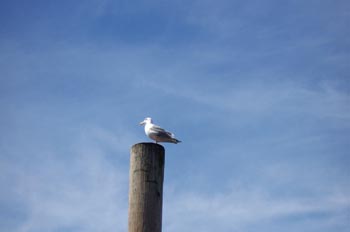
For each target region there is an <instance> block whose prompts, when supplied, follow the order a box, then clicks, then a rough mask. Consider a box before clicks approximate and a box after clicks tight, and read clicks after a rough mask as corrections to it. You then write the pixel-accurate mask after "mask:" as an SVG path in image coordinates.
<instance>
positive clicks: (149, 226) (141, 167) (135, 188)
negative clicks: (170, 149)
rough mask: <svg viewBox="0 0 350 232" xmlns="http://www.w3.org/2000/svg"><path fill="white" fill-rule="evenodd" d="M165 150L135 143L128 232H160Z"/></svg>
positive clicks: (156, 146)
mask: <svg viewBox="0 0 350 232" xmlns="http://www.w3.org/2000/svg"><path fill="white" fill-rule="evenodd" d="M164 161H165V151H164V147H163V146H161V145H159V144H155V143H138V144H135V145H133V146H132V148H131V153H130V173H129V174H130V176H129V178H130V180H129V181H130V182H129V222H128V227H129V232H161V231H162V206H163V180H164Z"/></svg>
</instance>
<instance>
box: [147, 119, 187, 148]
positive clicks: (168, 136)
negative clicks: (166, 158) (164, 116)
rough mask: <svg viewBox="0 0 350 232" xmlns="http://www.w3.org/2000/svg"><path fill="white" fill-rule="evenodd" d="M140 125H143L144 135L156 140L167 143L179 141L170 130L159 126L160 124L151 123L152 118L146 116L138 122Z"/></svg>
mask: <svg viewBox="0 0 350 232" xmlns="http://www.w3.org/2000/svg"><path fill="white" fill-rule="evenodd" d="M140 125H145V133H146V135H147V136H148V137H149V138H150V139H152V140H154V141H156V143H158V142H167V143H175V144H176V143H180V142H181V141H180V140H177V139H176V138H175V135H174V134H173V133H171V132H168V131H166V130H164V129H163V128H161V127H160V126H157V125H155V124H153V121H152V118H150V117H147V118H145V119H144V120H143V121H142V122H140Z"/></svg>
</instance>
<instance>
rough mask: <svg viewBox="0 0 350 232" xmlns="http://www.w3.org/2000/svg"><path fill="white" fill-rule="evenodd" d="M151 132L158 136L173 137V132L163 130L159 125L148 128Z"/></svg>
mask: <svg viewBox="0 0 350 232" xmlns="http://www.w3.org/2000/svg"><path fill="white" fill-rule="evenodd" d="M150 131H151V133H155V134H157V135H158V136H160V137H166V138H173V137H174V134H173V133H170V132H168V131H166V130H164V129H163V128H161V127H160V126H157V125H154V126H153V127H152V128H151V129H150Z"/></svg>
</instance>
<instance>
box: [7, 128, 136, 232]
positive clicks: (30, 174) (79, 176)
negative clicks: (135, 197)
mask: <svg viewBox="0 0 350 232" xmlns="http://www.w3.org/2000/svg"><path fill="white" fill-rule="evenodd" d="M118 137H119V138H124V142H123V141H122V143H120V142H121V141H120V139H119V138H118ZM130 143H132V141H130V140H128V136H127V135H126V133H123V134H122V136H120V135H117V134H113V133H111V132H109V131H106V130H104V129H101V128H95V129H94V128H91V130H90V129H89V130H87V131H86V130H84V131H82V132H81V134H80V135H79V137H76V138H75V140H74V141H72V144H71V145H72V146H71V149H68V150H70V153H69V154H61V153H56V152H54V151H53V150H52V151H51V152H50V153H42V154H41V155H40V156H37V157H35V156H34V157H28V160H27V162H23V161H21V160H17V161H15V160H8V161H4V163H3V164H4V165H2V171H1V172H2V175H5V176H7V178H10V179H11V180H12V183H11V184H9V185H8V186H7V190H6V192H5V193H4V194H6V195H5V196H4V195H3V196H2V197H6V199H8V200H9V201H16V202H18V203H17V204H18V209H17V210H19V211H20V212H21V214H22V215H23V219H22V220H21V221H19V222H18V223H16V226H14V225H12V227H11V225H8V227H9V228H11V230H12V231H17V232H21V231H23V232H29V231H54V230H63V231H111V230H114V231H125V230H126V226H127V201H128V199H127V188H128V187H127V186H128V184H127V180H128V169H127V165H126V164H125V163H123V162H128V147H129V146H128V145H127V144H130ZM116 144H118V145H120V146H121V147H122V148H121V147H117V145H116ZM67 145H68V144H67ZM116 155H117V156H120V157H119V158H117V159H116V158H115V156H116ZM122 156H124V157H122ZM4 184H5V183H4V182H2V186H4ZM11 193H12V194H11ZM7 194H9V195H7Z"/></svg>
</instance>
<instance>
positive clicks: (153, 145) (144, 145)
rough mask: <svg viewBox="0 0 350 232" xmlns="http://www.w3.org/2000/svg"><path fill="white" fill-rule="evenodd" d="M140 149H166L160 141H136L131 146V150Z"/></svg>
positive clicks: (161, 150)
mask: <svg viewBox="0 0 350 232" xmlns="http://www.w3.org/2000/svg"><path fill="white" fill-rule="evenodd" d="M139 149H151V150H159V151H160V152H162V153H164V151H165V149H164V147H163V146H162V145H160V144H158V143H136V144H134V145H133V146H132V147H131V150H139Z"/></svg>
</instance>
